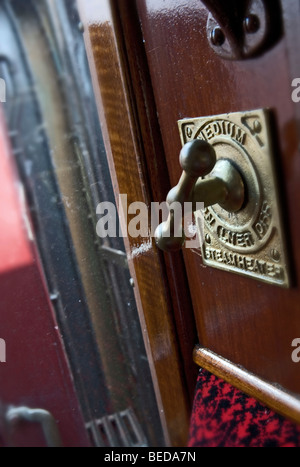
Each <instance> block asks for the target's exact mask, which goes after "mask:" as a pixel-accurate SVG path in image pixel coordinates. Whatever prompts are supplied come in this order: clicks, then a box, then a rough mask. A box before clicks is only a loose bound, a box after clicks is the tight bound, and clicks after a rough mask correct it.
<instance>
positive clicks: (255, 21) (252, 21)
mask: <svg viewBox="0 0 300 467" xmlns="http://www.w3.org/2000/svg"><path fill="white" fill-rule="evenodd" d="M259 27H260V22H259V18H258V16H256V15H249V16H247V17H246V18H245V19H244V29H245V31H246V32H247V33H248V34H255V33H256V32H257V31H258V30H259Z"/></svg>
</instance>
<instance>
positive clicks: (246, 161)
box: [178, 110, 289, 287]
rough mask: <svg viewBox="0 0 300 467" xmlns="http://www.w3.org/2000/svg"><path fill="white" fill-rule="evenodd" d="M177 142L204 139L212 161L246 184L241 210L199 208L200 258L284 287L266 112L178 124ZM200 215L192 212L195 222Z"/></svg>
mask: <svg viewBox="0 0 300 467" xmlns="http://www.w3.org/2000/svg"><path fill="white" fill-rule="evenodd" d="M178 125H179V130H180V136H181V140H182V144H183V145H184V144H186V143H187V142H189V141H191V140H193V139H202V140H206V141H208V142H209V143H210V144H211V145H212V146H213V147H214V149H215V152H216V154H217V159H227V160H229V161H231V162H232V163H233V164H234V165H235V166H236V167H237V169H238V171H239V172H240V173H241V175H242V177H243V180H244V184H245V187H246V201H245V203H244V206H243V207H242V209H241V210H240V211H238V212H235V213H230V212H228V211H226V210H225V209H223V208H222V207H221V206H220V205H218V204H215V205H213V206H210V207H208V208H207V209H205V211H204V238H203V239H201V244H202V257H203V262H204V263H205V264H206V265H208V266H212V267H216V268H219V269H225V270H227V271H232V272H235V273H238V274H243V275H247V276H250V277H252V278H256V279H259V280H262V281H264V282H269V283H272V284H277V285H280V286H283V287H288V286H289V274H288V263H287V253H286V249H285V240H284V231H283V226H282V222H281V216H280V208H279V199H278V192H277V185H276V177H275V167H274V159H273V153H272V146H271V125H270V115H269V112H268V111H267V110H255V111H249V112H236V113H231V114H225V115H217V116H212V117H204V118H193V119H184V120H180V121H179V122H178ZM200 215H203V213H199V212H198V213H197V212H196V213H195V217H196V221H197V218H199V216H200Z"/></svg>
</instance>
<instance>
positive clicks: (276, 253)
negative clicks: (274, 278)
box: [271, 248, 280, 263]
mask: <svg viewBox="0 0 300 467" xmlns="http://www.w3.org/2000/svg"><path fill="white" fill-rule="evenodd" d="M271 258H272V259H273V261H276V263H278V262H279V261H280V253H279V251H278V250H276V249H275V248H273V249H272V250H271Z"/></svg>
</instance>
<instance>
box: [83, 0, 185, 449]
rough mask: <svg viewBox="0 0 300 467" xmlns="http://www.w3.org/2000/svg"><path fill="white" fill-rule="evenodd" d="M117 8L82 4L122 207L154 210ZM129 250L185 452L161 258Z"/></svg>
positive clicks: (167, 412)
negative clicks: (125, 202)
mask: <svg viewBox="0 0 300 467" xmlns="http://www.w3.org/2000/svg"><path fill="white" fill-rule="evenodd" d="M114 4H115V2H114V1H113V0H89V2H85V1H84V0H81V1H79V6H80V11H81V18H82V22H83V25H84V28H85V33H84V35H85V42H86V48H87V53H88V58H89V63H90V68H91V71H92V78H93V83H94V89H95V95H96V100H97V105H98V111H99V117H100V123H101V127H102V132H103V137H104V142H105V147H106V151H107V156H108V160H109V166H110V173H111V176H112V180H113V186H114V191H115V196H116V200H117V203H118V195H119V194H126V195H127V197H128V205H129V204H130V203H132V202H135V201H141V202H144V203H146V204H147V206H150V202H151V201H152V200H151V196H150V191H149V190H148V186H147V177H146V176H147V174H146V173H145V168H144V165H143V152H142V145H141V144H140V134H139V129H138V125H137V122H136V118H135V112H134V106H133V105H132V102H133V101H132V99H134V96H133V94H132V89H131V83H130V77H128V70H127V67H126V61H125V60H124V57H123V48H122V36H121V33H120V31H119V21H118V18H117V17H116V15H115V14H114V6H115V5H114ZM120 217H121V218H120V222H121V224H122V229H123V232H127V220H126V219H125V218H124V217H122V215H121V216H120ZM125 246H126V250H127V256H128V260H129V267H130V271H131V275H132V278H133V280H134V283H135V296H136V301H137V306H138V310H139V316H140V322H141V326H142V331H143V335H144V342H145V345H146V350H147V355H148V358H149V362H150V367H151V372H152V377H153V382H154V388H155V392H156V397H157V401H158V406H159V412H160V415H161V421H162V426H163V429H164V433H165V441H166V444H167V445H170V446H185V445H186V442H187V437H188V427H189V415H190V414H189V408H188V396H187V391H186V387H185V381H184V376H183V371H182V366H181V361H180V360H181V359H180V353H179V350H178V343H177V337H176V329H175V326H174V322H173V316H172V310H171V306H170V300H169V296H168V290H167V287H166V284H165V273H164V268H163V265H162V262H161V256H160V253H159V252H158V251H157V249H156V247H155V245H154V242H153V241H152V239H151V238H150V237H149V238H144V239H140V238H137V239H132V238H125Z"/></svg>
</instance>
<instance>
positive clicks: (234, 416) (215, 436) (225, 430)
mask: <svg viewBox="0 0 300 467" xmlns="http://www.w3.org/2000/svg"><path fill="white" fill-rule="evenodd" d="M189 447H300V425H296V424H294V423H292V422H290V421H289V420H286V419H284V418H283V417H281V416H280V415H278V414H276V413H274V412H272V411H271V410H270V409H268V408H266V407H264V406H263V405H261V404H260V403H259V402H257V401H256V400H255V399H253V398H251V397H248V396H246V395H245V394H243V393H242V392H240V391H239V390H238V389H236V388H234V387H233V386H231V385H230V384H228V383H226V382H225V381H222V380H220V379H219V378H217V377H216V376H214V375H212V374H210V373H209V372H207V371H206V370H203V369H201V370H200V372H199V375H198V380H197V386H196V393H195V399H194V406H193V412H192V417H191V425H190V437H189Z"/></svg>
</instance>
